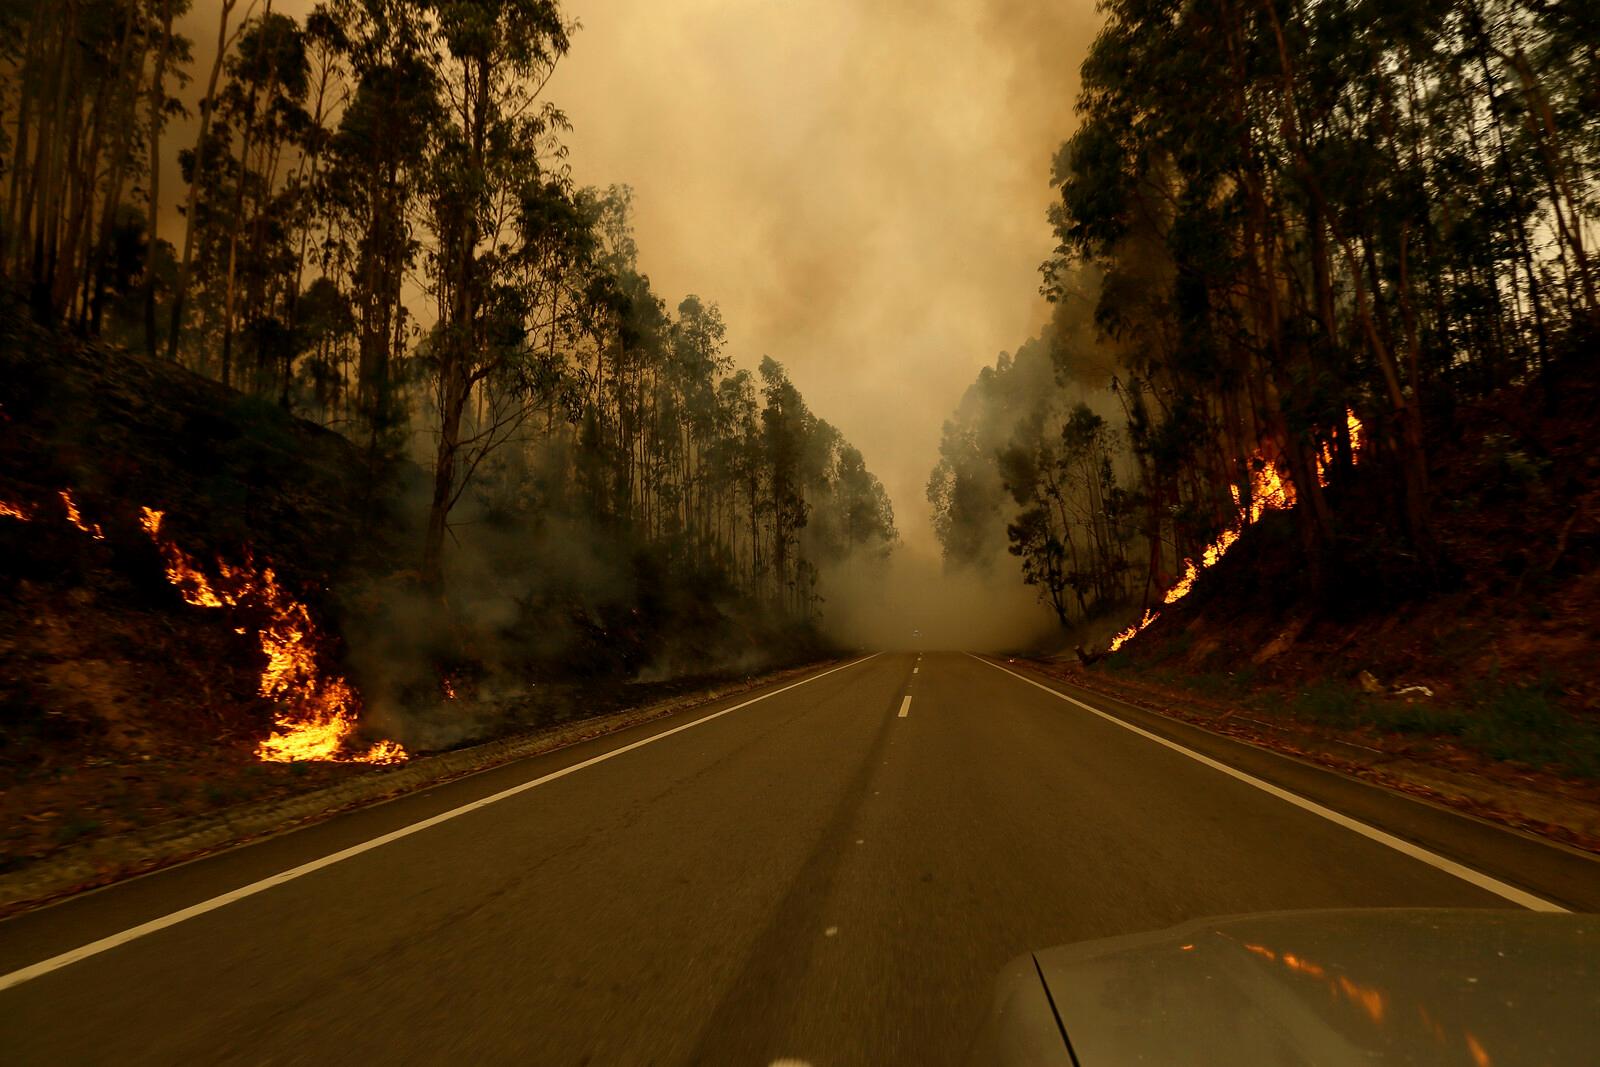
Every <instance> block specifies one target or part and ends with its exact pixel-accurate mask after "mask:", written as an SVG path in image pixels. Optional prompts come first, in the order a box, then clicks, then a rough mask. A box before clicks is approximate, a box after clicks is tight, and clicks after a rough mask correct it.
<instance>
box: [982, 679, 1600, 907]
mask: <svg viewBox="0 0 1600 1067" xmlns="http://www.w3.org/2000/svg"><path fill="white" fill-rule="evenodd" d="M988 661H989V662H991V663H993V664H994V665H996V666H1003V667H1004V668H1005V669H1007V670H1009V671H1013V672H1015V673H1017V674H1019V675H1022V676H1023V677H1024V678H1031V679H1032V680H1034V681H1036V682H1037V683H1038V684H1041V685H1043V686H1045V687H1046V688H1049V689H1051V690H1053V691H1055V692H1056V693H1057V694H1059V695H1063V696H1066V697H1068V698H1070V699H1074V700H1079V701H1082V702H1084V703H1086V704H1089V705H1091V706H1093V707H1095V708H1097V709H1098V710H1100V711H1102V712H1104V713H1106V714H1108V715H1110V716H1112V717H1114V718H1117V719H1120V720H1122V721H1123V722H1126V723H1128V724H1130V725H1133V726H1136V727H1138V728H1140V729H1142V730H1146V731H1148V732H1149V733H1151V734H1154V735H1157V736H1159V737H1162V738H1165V739H1166V740H1168V741H1172V742H1174V743H1176V744H1178V745H1181V746H1183V747H1185V748H1188V749H1190V750H1192V751H1194V752H1196V753H1199V754H1201V755H1203V756H1206V757H1209V758H1210V759H1214V760H1217V761H1219V762H1221V763H1225V764H1227V765H1228V766H1230V767H1233V768H1236V769H1238V770H1240V771H1243V772H1245V773H1246V774H1249V775H1252V776H1254V777H1256V778H1259V779H1261V780H1263V781H1265V782H1268V783H1270V784H1272V785H1274V786H1277V787H1279V788H1281V789H1284V790H1287V791H1289V792H1291V793H1294V794H1296V795H1298V796H1300V797H1303V798H1305V799H1307V800H1311V801H1313V802H1315V803H1317V804H1321V805H1324V806H1326V807H1328V808H1330V809H1332V810H1334V811H1337V812H1340V813H1343V814H1344V815H1347V816H1349V817H1350V818H1353V819H1356V820H1359V821H1361V822H1363V823H1366V824H1368V825H1370V826H1372V827H1374V828H1377V829H1380V830H1383V831H1385V832H1387V833H1390V834H1393V835H1395V836H1396V837H1399V838H1401V839H1403V840H1405V841H1409V842H1412V843H1414V844H1416V845H1418V846H1420V847H1422V848H1424V849H1427V850H1429V851H1432V852H1435V853H1437V854H1439V855H1441V856H1444V857H1447V858H1449V859H1451V860H1454V861H1455V862H1458V863H1461V864H1463V865H1465V866H1467V867H1470V868H1472V869H1474V870H1478V871H1482V872H1484V873H1486V874H1489V875H1492V876H1494V877H1496V878H1499V879H1502V880H1504V881H1506V882H1508V883H1510V884H1512V885H1516V886H1519V887H1521V888H1523V889H1525V890H1527V891H1528V892H1530V893H1534V894H1536V895H1538V896H1541V897H1544V898H1546V899H1549V900H1552V901H1554V902H1556V903H1559V904H1562V905H1564V906H1566V907H1569V908H1572V909H1575V910H1579V911H1596V910H1600V859H1597V858H1596V857H1595V856H1594V855H1592V854H1590V853H1586V852H1583V851H1580V850H1578V849H1576V848H1572V847H1569V846H1567V845H1564V844H1562V843H1560V842H1558V841H1552V840H1550V839H1548V838H1544V837H1539V836H1535V835H1533V834H1530V833H1527V832H1526V831H1523V830H1519V829H1514V828H1511V827H1508V826H1504V825H1501V824H1498V823H1495V822H1491V821H1489V820H1487V819H1484V818H1481V817H1479V816H1477V815H1474V814H1470V813H1467V812H1463V811H1460V810H1457V809H1455V808H1452V807H1449V806H1446V805H1444V804H1442V803H1439V802H1437V801H1436V800H1434V799H1433V798H1431V797H1424V796H1417V795H1414V794H1412V793H1410V792H1405V791H1401V790H1398V789H1395V788H1392V787H1390V786H1387V785H1386V784H1384V783H1383V782H1381V781H1373V780H1369V779H1367V778H1365V777H1356V776H1354V775H1352V774H1350V773H1347V772H1346V771H1345V770H1344V769H1342V768H1334V767H1329V766H1324V765H1321V764H1319V763H1315V762H1312V761H1310V760H1309V759H1307V758H1305V756H1304V755H1303V754H1301V753H1291V752H1284V751H1278V750H1275V749H1272V748H1269V747H1266V746H1264V745H1261V744H1259V743H1257V742H1256V741H1255V740H1254V739H1253V738H1239V737H1233V736H1228V735H1225V734H1223V733H1220V732H1218V731H1216V730H1212V729H1207V728H1206V727H1205V726H1203V725H1200V724H1197V723H1193V722H1189V721H1185V720H1183V719H1180V718H1177V717H1175V716H1173V715H1170V714H1164V713H1162V712H1161V711H1158V710H1154V709H1152V708H1149V707H1143V706H1139V705H1136V704H1133V703H1131V702H1130V701H1128V700H1124V699H1121V698H1119V697H1117V696H1112V695H1110V694H1108V693H1106V692H1104V691H1101V690H1099V689H1094V688H1089V687H1088V686H1085V685H1083V684H1080V683H1079V682H1078V681H1077V680H1068V679H1066V678H1063V677H1061V676H1060V674H1058V673H1056V672H1054V671H1052V670H1049V669H1046V667H1045V665H1042V664H1039V663H1036V662H1033V661H1028V660H1007V659H1004V658H991V659H989V660H988ZM1019 684H1020V683H1019ZM1068 707H1070V705H1069V706H1068Z"/></svg>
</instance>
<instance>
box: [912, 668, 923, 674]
mask: <svg viewBox="0 0 1600 1067" xmlns="http://www.w3.org/2000/svg"><path fill="white" fill-rule="evenodd" d="M921 669H922V668H921V667H912V668H911V673H912V674H916V673H917V672H918V671H920V670H921Z"/></svg>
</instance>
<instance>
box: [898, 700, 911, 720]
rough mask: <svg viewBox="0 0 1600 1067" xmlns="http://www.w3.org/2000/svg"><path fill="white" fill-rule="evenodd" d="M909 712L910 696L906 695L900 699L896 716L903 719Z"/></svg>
mask: <svg viewBox="0 0 1600 1067" xmlns="http://www.w3.org/2000/svg"><path fill="white" fill-rule="evenodd" d="M910 714H911V698H910V697H909V696H908V697H906V698H905V699H904V700H902V701H901V702H900V714H899V716H898V717H899V718H902V719H903V718H905V717H906V716H907V715H910Z"/></svg>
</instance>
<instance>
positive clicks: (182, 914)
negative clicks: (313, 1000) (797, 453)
mask: <svg viewBox="0 0 1600 1067" xmlns="http://www.w3.org/2000/svg"><path fill="white" fill-rule="evenodd" d="M877 655H879V653H876V652H874V653H873V654H872V656H863V657H861V658H860V659H857V660H851V661H850V662H849V663H841V664H840V665H839V666H837V667H831V668H829V669H828V670H825V671H823V672H822V673H821V674H813V675H811V676H810V677H807V678H802V679H800V680H799V681H798V682H791V683H790V684H789V685H786V686H784V687H783V688H782V689H774V690H773V691H772V692H770V693H763V694H761V695H760V696H758V697H752V698H751V699H749V700H746V701H745V702H744V703H742V704H735V705H734V706H733V707H731V708H723V709H722V710H721V711H714V712H712V713H711V714H710V715H702V716H701V717H700V718H698V719H695V720H694V721H693V722H686V723H684V724H683V725H681V726H674V727H673V728H672V729H670V730H663V731H661V732H660V733H658V734H651V735H650V736H649V737H644V738H640V739H639V740H638V741H634V742H632V743H630V744H626V745H623V746H622V747H621V748H614V749H612V750H611V751H610V752H602V753H601V754H600V755H598V756H591V757H589V758H588V759H586V760H580V761H579V762H577V763H574V764H572V765H571V766H570V767H563V768H561V769H560V770H558V771H551V772H550V773H549V774H546V775H542V776H540V777H538V778H534V779H532V780H531V781H527V782H523V783H522V784H521V785H514V786H512V787H511V788H509V789H502V790H501V791H500V792H498V793H494V794H492V795H490V796H486V797H483V798H482V799H480V800H474V801H473V802H472V803H470V804H463V805H461V806H460V807H459V808H451V809H450V810H449V811H446V812H441V813H440V814H438V815H434V816H432V817H431V818H427V819H423V820H422V821H421V822H414V823H412V824H411V825H410V826H403V827H401V828H400V829H398V830H391V831H390V832H389V833H386V834H383V835H381V836H379V837H374V838H373V839H372V840H370V841H363V842H362V843H361V844H359V845H351V846H350V847H349V848H346V849H340V850H339V851H338V852H333V853H330V854H328V855H326V856H323V857H322V858H321V859H315V860H312V861H311V862H309V863H302V864H301V865H300V866H298V867H291V868H290V869H289V870H287V871H282V872H280V873H278V874H274V875H272V876H271V877H268V878H263V879H261V880H260V881H259V882H251V883H250V884H249V885H246V886H241V887H240V888H238V889H235V890H233V891H231V892H228V893H223V894H221V895H220V896H215V897H212V898H211V899H210V900H203V901H201V902H200V903H198V904H191V905H190V906H189V907H187V908H183V909H182V910H180V911H175V912H172V913H171V914H170V915H163V916H161V917H160V918H158V919H151V920H150V921H149V922H145V923H140V924H139V925H138V926H133V927H129V928H128V929H126V930H123V931H122V932H121V933H116V934H111V935H110V936H108V937H102V938H101V939H100V940H98V941H91V942H89V944H87V945H83V946H81V947H79V948H75V949H72V950H71V951H69V952H63V953H61V954H60V955H59V956H51V957H50V958H49V959H47V960H40V961H39V962H38V963H35V964H32V965H30V966H27V967H23V968H21V969H19V970H15V971H12V972H11V973H10V974H6V975H0V990H6V989H10V988H12V987H13V986H19V985H21V984H22V983H24V982H29V981H32V980H33V979H35V978H38V977H41V976H42V975H46V974H49V973H50V972H51V971H59V970H60V969H61V968H63V967H70V966H71V965H72V964H74V963H79V962H81V961H83V960H86V959H88V958H89V957H91V956H98V955H99V954H100V953H102V952H107V951H109V950H111V949H114V948H116V947H117V946H119V945H126V944H127V943H128V942H130V941H137V940H138V939H139V938H141V937H147V936H149V935H150V934H153V933H156V932H158V931H161V930H165V929H166V928H167V927H169V926H176V925H178V924H179V923H181V922H184V921H185V920H188V919H193V918H196V917H198V916H201V915H204V914H206V913H207V912H211V911H216V910H217V909H218V908H223V907H226V906H228V905H229V904H232V903H234V902H236V901H240V900H243V899H245V898H246V897H253V896H255V895H256V894H257V893H262V892H265V891H266V890H268V889H271V888H273V887H274V886H280V885H283V884H284V883H286V882H292V881H294V880H295V879H296V878H302V877H304V876H305V875H308V874H311V873H313V872H315V871H320V870H322V869H323V868H324V867H331V866H333V865H334V864H335V863H339V862H341V861H343V860H347V859H351V858H352V857H355V856H359V855H361V854H362V853H363V852H370V851H372V850H373V849H375V848H381V847H382V846H384V845H387V844H390V843H391V842H394V841H398V840H400V839H401V838H403V837H410V836H411V835H412V834H415V833H419V832H421V831H423V830H427V829H430V828H432V827H435V826H438V825H439V824H440V823H446V822H449V821H450V820H451V819H454V818H457V817H459V816H462V815H466V814H468V813H469V812H474V811H477V810H478V809H480V808H487V807H488V806H489V805H490V804H494V803H497V802H499V801H502V800H505V799H507V798H509V797H514V796H516V795H517V794H518V793H526V792H527V791H528V790H530V789H533V788H535V787H537V786H541V785H544V784H545V783H547V782H553V781H555V780H556V779H557V778H565V777H566V776H567V775H569V774H572V773H574V772H576V771H581V770H583V769H584V768H585V767H593V766H594V765H595V764H597V763H604V762H605V761H606V760H608V759H613V758H615V757H617V756H620V755H622V754H623V753H624V752H632V751H633V750H634V749H636V748H643V747H644V746H645V745H649V744H654V743H655V742H657V741H660V740H661V739H662V738H664V737H671V736H672V735H673V734H680V733H682V732H683V731H685V730H691V729H693V728H694V727H696V726H700V725H702V724H704V723H708V722H710V721H711V720H712V719H720V718H722V717H723V716H724V715H732V714H733V713H734V712H736V711H740V710H742V709H744V708H748V707H749V706H750V705H751V704H756V703H759V702H760V701H763V700H766V699H767V698H768V697H775V696H777V695H778V694H780V693H787V692H788V691H789V690H791V689H797V688H799V687H800V686H802V685H805V684H807V683H809V682H814V681H816V680H817V679H819V678H826V677H827V676H828V675H830V674H833V673H835V672H836V671H842V670H844V669H845V668H846V667H854V666H855V665H856V664H858V663H865V662H866V661H867V660H869V659H872V658H873V656H877Z"/></svg>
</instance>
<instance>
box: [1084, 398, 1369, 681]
mask: <svg viewBox="0 0 1600 1067" xmlns="http://www.w3.org/2000/svg"><path fill="white" fill-rule="evenodd" d="M1349 428H1350V444H1351V448H1352V449H1354V448H1355V447H1356V445H1357V444H1358V443H1359V441H1360V439H1361V420H1359V419H1357V418H1356V417H1355V413H1354V412H1351V413H1350V415H1349ZM1325 452H1326V455H1327V457H1328V459H1327V462H1328V463H1329V464H1331V463H1332V462H1333V458H1332V457H1333V453H1332V449H1331V447H1330V448H1328V449H1326V450H1325ZM1323 469H1324V464H1323V461H1322V460H1321V459H1320V458H1319V459H1318V461H1317V477H1318V478H1319V479H1322V478H1323V475H1322V471H1323ZM1323 484H1324V485H1325V484H1327V482H1326V480H1325V479H1323ZM1231 491H1232V493H1233V506H1234V509H1235V510H1236V511H1237V512H1238V521H1237V522H1236V523H1235V524H1234V525H1233V526H1230V527H1228V528H1227V529H1225V530H1223V531H1222V533H1220V534H1218V535H1217V539H1216V540H1215V541H1213V542H1211V543H1210V544H1209V545H1207V546H1206V547H1205V548H1203V549H1201V551H1200V555H1199V558H1198V559H1186V560H1184V561H1183V573H1182V574H1181V575H1180V576H1179V577H1178V580H1177V581H1176V582H1174V583H1172V587H1171V588H1169V589H1168V590H1167V592H1166V595H1165V596H1163V597H1162V598H1161V602H1162V603H1163V604H1176V603H1177V602H1178V601H1180V600H1182V599H1183V598H1184V597H1186V596H1188V595H1189V594H1190V592H1192V591H1193V590H1194V584H1195V582H1197V581H1199V580H1200V573H1201V572H1202V571H1204V570H1207V569H1209V568H1211V567H1215V566H1216V565H1217V564H1218V563H1219V562H1221V560H1222V557H1223V556H1225V555H1227V554H1228V549H1230V548H1232V547H1233V546H1234V544H1236V543H1237V542H1238V540H1239V537H1240V535H1241V534H1243V533H1244V530H1245V528H1246V527H1247V526H1250V525H1252V524H1254V523H1256V522H1259V521H1260V519H1261V516H1263V515H1265V514H1266V513H1267V512H1269V511H1284V510H1286V509H1288V508H1292V507H1294V505H1295V503H1296V501H1297V500H1298V497H1297V495H1296V493H1295V491H1294V483H1293V482H1292V481H1290V480H1289V479H1288V478H1286V477H1284V474H1283V472H1282V471H1281V470H1279V469H1278V465H1277V464H1276V463H1274V462H1272V461H1271V460H1269V459H1267V458H1266V457H1264V456H1263V455H1262V454H1261V453H1260V452H1257V453H1255V455H1253V456H1252V457H1251V458H1250V506H1249V507H1245V506H1244V501H1243V500H1242V499H1241V498H1240V495H1239V488H1238V486H1233V487H1231ZM1160 617H1161V616H1160V614H1159V613H1152V612H1151V611H1150V610H1149V609H1148V608H1147V609H1146V610H1145V613H1144V618H1143V619H1141V620H1140V621H1139V622H1137V623H1135V624H1134V625H1132V626H1130V627H1128V628H1127V629H1126V630H1124V631H1122V632H1121V633H1119V634H1117V636H1115V637H1113V638H1112V639H1111V645H1110V647H1109V649H1108V650H1107V651H1108V652H1115V651H1117V650H1118V649H1119V648H1121V647H1122V646H1123V645H1125V644H1127V643H1128V642H1129V641H1131V640H1132V639H1133V638H1134V637H1135V636H1136V635H1137V634H1138V633H1139V632H1140V631H1141V630H1143V629H1144V628H1145V627H1147V626H1149V625H1150V624H1151V623H1153V622H1155V621H1156V620H1157V619H1159V618H1160Z"/></svg>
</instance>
